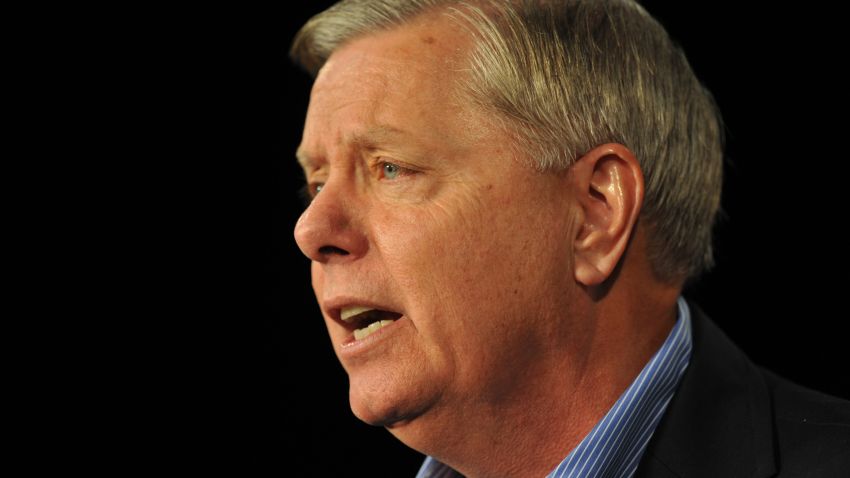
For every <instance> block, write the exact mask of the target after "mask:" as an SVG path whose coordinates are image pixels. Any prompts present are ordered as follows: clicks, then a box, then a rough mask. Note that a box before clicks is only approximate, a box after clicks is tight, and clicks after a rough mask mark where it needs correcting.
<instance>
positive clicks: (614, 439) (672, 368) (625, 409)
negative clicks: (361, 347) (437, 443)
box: [416, 296, 691, 478]
mask: <svg viewBox="0 0 850 478" xmlns="http://www.w3.org/2000/svg"><path fill="white" fill-rule="evenodd" d="M677 304H678V307H679V314H678V317H677V319H676V324H675V325H674V326H673V330H671V331H670V334H669V335H668V336H667V339H666V340H665V341H664V344H662V345H661V348H660V349H658V351H657V352H656V353H655V355H653V356H652V358H651V359H650V360H649V362H647V364H646V365H645V366H644V368H643V370H641V372H640V374H638V376H637V378H635V380H634V381H633V382H632V384H631V385H629V387H628V388H627V389H626V391H625V392H623V394H622V395H621V396H620V398H619V399H617V402H616V403H615V404H614V406H612V407H611V409H610V410H609V411H608V413H607V414H606V415H605V416H604V417H602V420H600V421H599V422H598V423H597V424H596V426H595V427H593V429H592V430H591V431H590V433H588V434H587V436H586V437H584V439H583V440H582V441H581V442H580V443H579V444H578V446H576V447H575V448H574V449H573V451H571V452H570V453H569V455H567V456H566V458H564V460H563V461H561V463H560V464H559V465H558V466H557V467H555V469H554V470H552V471H551V472H550V473H549V474H548V475H547V478H590V477H605V478H627V477H631V476H632V475H633V474H634V473H635V470H636V469H637V466H638V463H639V462H640V459H641V456H643V452H644V451H645V450H646V445H647V444H648V443H649V439H650V438H652V434H653V432H654V431H655V428H656V427H657V426H658V422H659V421H660V420H661V416H662V415H664V410H665V409H666V408H667V404H668V403H670V399H672V398H673V393H674V392H675V391H676V387H677V386H678V384H679V381H680V380H681V378H682V375H683V374H684V373H685V369H686V368H687V367H688V361H689V360H690V358H691V315H690V310H689V309H688V304H687V302H685V299H684V298H683V297H682V296H679V298H678V300H677ZM459 476H462V475H461V474H460V473H458V472H456V471H455V470H453V469H452V468H450V467H448V466H447V465H445V464H443V463H441V462H439V461H437V460H435V459H434V458H432V457H430V456H429V457H427V458H426V459H425V462H424V463H423V464H422V467H421V468H420V469H419V473H417V475H416V478H452V477H459Z"/></svg>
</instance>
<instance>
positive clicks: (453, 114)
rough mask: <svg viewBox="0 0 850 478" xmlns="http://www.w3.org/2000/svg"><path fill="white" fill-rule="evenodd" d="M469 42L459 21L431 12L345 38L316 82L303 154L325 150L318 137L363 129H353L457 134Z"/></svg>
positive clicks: (340, 138) (465, 109) (339, 137)
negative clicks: (459, 88)
mask: <svg viewBox="0 0 850 478" xmlns="http://www.w3.org/2000/svg"><path fill="white" fill-rule="evenodd" d="M469 43H470V39H469V38H468V36H467V34H466V33H464V32H463V30H462V29H461V28H460V27H459V24H458V23H457V22H455V21H454V20H452V19H451V18H449V17H447V16H446V15H445V14H439V13H435V14H429V15H427V16H424V17H421V18H419V19H417V20H415V21H414V22H412V23H409V24H405V25H403V26H400V27H396V28H393V29H391V30H387V31H380V32H377V33H373V34H369V35H365V36H362V37H359V38H356V39H354V40H352V41H351V42H349V43H347V44H345V45H343V46H342V47H340V48H339V49H338V50H337V51H335V52H334V53H333V54H332V55H331V57H330V58H329V59H328V61H327V63H326V64H325V66H324V67H323V68H322V69H321V70H320V72H319V75H318V77H317V78H316V81H315V83H314V86H313V91H312V93H311V98H310V107H309V110H308V115H307V123H306V125H305V131H304V142H303V143H302V146H301V151H302V153H305V154H306V153H307V152H312V151H315V150H317V149H323V148H320V147H319V145H318V144H317V143H318V142H320V141H325V140H327V139H328V137H329V136H332V137H333V139H334V140H335V142H344V141H345V139H346V137H350V136H352V135H354V136H357V135H358V134H360V133H362V131H354V130H355V129H357V128H360V129H365V130H370V131H374V130H379V131H389V130H393V129H397V130H400V131H408V132H411V131H412V132H416V133H417V134H418V135H419V137H420V139H422V140H428V139H431V140H437V139H438V138H440V137H442V138H443V140H446V141H453V140H454V139H458V140H460V139H462V138H459V137H458V136H459V135H458V134H457V133H458V131H460V130H462V129H463V128H458V126H459V124H458V121H457V120H458V118H461V117H464V116H468V115H469V114H470V112H469V110H470V106H469V105H468V104H466V102H465V101H463V100H461V99H460V96H459V95H458V94H457V80H459V79H460V78H461V77H462V75H463V71H464V69H465V68H464V66H463V65H464V62H465V59H466V57H465V55H466V52H467V51H468V47H469ZM387 136H388V135H387ZM447 136H451V137H447ZM461 136H462V135H461ZM429 137H430V138H429Z"/></svg>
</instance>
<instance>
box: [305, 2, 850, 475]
mask: <svg viewBox="0 0 850 478" xmlns="http://www.w3.org/2000/svg"><path fill="white" fill-rule="evenodd" d="M292 54H293V57H294V58H295V59H296V61H298V62H299V63H300V64H301V65H303V66H304V67H305V68H306V69H307V70H308V71H309V72H311V73H312V74H313V75H315V76H316V79H315V84H314V87H313V92H312V95H311V100H310V107H309V110H308V113H307V119H306V122H305V127H304V136H303V141H302V143H301V146H300V147H299V149H298V153H297V155H298V160H299V162H300V163H301V165H302V166H303V168H304V172H305V175H306V178H307V183H308V184H307V186H308V191H309V194H310V196H311V198H312V200H311V203H310V205H309V206H308V208H307V209H306V211H305V212H304V214H303V215H302V217H301V219H300V220H299V221H298V224H297V225H296V229H295V237H296V240H297V242H298V245H299V247H300V248H301V250H302V251H303V252H304V254H305V255H307V256H308V257H309V258H310V259H311V260H312V280H313V288H314V290H315V293H316V297H317V299H318V301H319V304H320V307H321V310H322V313H323V315H324V318H325V321H326V323H327V326H328V330H329V333H330V337H331V341H332V343H333V346H334V350H335V352H336V354H337V356H338V357H339V359H340V362H341V363H342V365H343V367H344V368H345V370H346V372H347V373H348V375H349V380H350V396H349V398H350V403H351V408H352V411H353V412H354V414H355V415H356V416H357V417H358V418H360V419H361V420H363V421H365V422H367V423H370V424H373V425H380V426H384V427H386V428H387V429H388V430H389V431H390V432H391V433H392V434H393V435H394V436H396V437H397V438H398V439H400V440H401V441H402V442H404V443H405V444H406V445H408V446H410V447H412V448H414V449H416V450H419V451H421V452H423V453H425V454H427V455H428V456H429V457H428V459H427V460H426V462H425V463H424V464H423V466H422V469H421V471H420V476H423V477H425V476H435V477H436V476H441V477H442V476H453V475H454V474H462V475H463V476H469V477H506V476H523V477H524V476H532V477H533V476H547V475H548V476H558V477H560V476H632V475H636V476H798V475H801V474H803V473H804V472H805V473H810V475H808V476H842V475H841V473H843V472H846V470H848V469H850V453H848V450H850V431H849V430H850V406H848V404H847V403H846V402H844V401H840V400H838V399H833V398H831V397H826V396H823V395H820V394H817V393H814V392H810V391H807V390H804V389H801V388H799V387H796V386H794V385H792V384H790V383H789V382H786V381H784V380H782V379H780V378H777V377H776V376H774V375H772V374H770V373H768V372H765V371H762V370H761V369H758V368H757V367H755V366H754V365H752V364H751V363H750V362H749V361H748V360H747V359H746V357H745V356H744V355H743V354H742V353H741V352H740V351H739V350H737V349H736V348H735V347H734V346H733V345H732V344H731V343H730V342H729V341H728V339H726V338H725V337H724V336H723V335H722V333H720V331H719V330H718V329H717V328H716V327H715V326H714V325H713V323H712V322H711V320H710V319H709V318H708V317H706V316H705V314H704V313H703V312H702V311H701V309H700V308H699V307H698V306H697V305H696V304H693V303H692V302H689V301H687V300H685V299H684V298H683V297H682V296H681V291H682V288H683V286H684V284H685V283H686V282H687V281H692V280H695V279H696V278H698V277H699V276H700V274H702V273H703V272H704V271H706V270H707V269H709V268H710V267H711V265H712V263H713V259H712V247H711V231H712V225H713V223H714V219H715V217H716V214H717V210H718V208H719V203H720V190H721V177H722V145H721V143H722V141H721V128H720V122H719V118H718V115H717V114H716V111H715V107H714V104H713V102H712V100H711V97H710V95H709V94H708V93H707V92H706V91H705V90H704V89H703V88H702V87H701V85H700V84H699V82H698V81H697V80H696V78H695V77H694V75H693V73H692V71H691V70H690V67H689V66H688V63H687V61H686V60H685V57H684V55H683V54H682V53H681V52H680V51H679V50H678V49H676V48H675V47H674V46H673V45H672V43H671V42H670V40H669V38H668V36H667V34H666V33H665V32H664V30H663V28H662V27H661V26H660V25H659V24H658V23H657V22H655V21H654V20H653V19H652V18H651V17H649V15H647V14H646V13H645V12H644V11H643V9H642V8H641V7H639V6H638V5H636V4H635V3H633V2H630V1H616V0H612V1H602V0H586V1H569V2H568V1H564V2H545V1H525V2H521V1H484V0H482V1H473V2H465V3H464V2H454V1H439V0H413V1H391V0H384V1H366V0H360V1H344V2H340V3H339V4H337V5H336V6H335V7H333V8H331V9H330V10H328V11H326V12H325V13H323V14H321V15H319V16H317V17H315V18H314V19H312V20H311V21H310V22H308V24H307V25H305V26H304V28H303V29H302V30H301V32H300V33H299V35H298V37H297V38H296V39H295V42H294V45H293V48H292Z"/></svg>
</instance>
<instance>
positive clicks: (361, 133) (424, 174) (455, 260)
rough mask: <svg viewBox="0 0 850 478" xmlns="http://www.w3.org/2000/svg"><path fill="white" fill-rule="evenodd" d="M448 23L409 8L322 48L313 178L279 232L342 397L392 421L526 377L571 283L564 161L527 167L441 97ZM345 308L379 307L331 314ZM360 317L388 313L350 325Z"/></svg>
mask: <svg viewBox="0 0 850 478" xmlns="http://www.w3.org/2000/svg"><path fill="white" fill-rule="evenodd" d="M457 31H458V28H457V27H455V26H453V25H452V24H451V23H450V22H448V21H446V20H434V21H419V22H417V23H416V24H414V25H410V26H405V27H404V28H401V29H396V30H393V31H390V32H381V33H377V34H373V35H369V36H366V37H362V38H360V39H357V40H355V41H353V42H351V43H349V44H347V45H345V46H344V47H342V48H341V49H339V50H338V51H336V52H335V53H334V54H333V55H332V56H331V58H330V60H329V61H328V62H327V64H326V65H325V67H324V68H323V69H322V71H321V72H320V74H319V76H318V78H317V79H316V82H315V85H314V87H313V92H312V95H311V100H310V107H309V110H308V113H307V120H306V124H305V129H304V137H303V142H302V144H301V148H300V151H299V156H300V158H301V160H302V163H303V164H304V165H305V172H306V174H307V180H308V182H309V183H310V184H311V185H312V187H313V188H314V189H316V187H317V186H321V192H319V193H318V194H316V197H315V199H314V200H313V202H312V203H311V205H310V206H309V207H308V208H307V210H306V211H305V212H304V214H303V215H302V217H301V218H300V220H299V221H298V224H297V226H296V228H295V237H296V240H297V242H298V244H299V246H300V248H301V249H302V251H303V252H304V253H305V254H306V255H307V256H308V257H310V259H312V277H313V288H314V290H315V293H316V298H317V299H318V301H319V304H320V306H321V310H322V313H323V315H324V319H325V322H326V323H327V327H328V331H329V334H330V338H331V341H332V342H333V347H334V351H335V352H336V354H337V356H338V357H339V360H340V362H341V363H342V365H343V367H344V368H345V370H346V372H347V373H348V376H349V379H350V401H351V406H352V410H353V411H354V413H355V414H356V415H357V416H358V417H359V418H361V419H362V420H364V421H366V422H369V423H373V424H382V425H387V426H390V427H391V428H393V429H398V428H403V427H404V426H409V425H410V424H411V423H416V422H417V421H423V420H425V419H427V418H428V417H431V418H434V419H436V418H438V417H447V419H448V417H452V416H453V414H454V415H455V416H454V417H453V418H452V419H454V418H456V414H457V413H460V412H459V411H460V410H465V409H471V407H472V406H474V405H476V404H482V403H486V404H489V405H492V406H498V403H499V401H500V400H507V399H509V397H510V396H511V391H512V390H515V389H516V388H517V387H522V386H523V384H528V383H529V382H530V381H532V380H535V378H534V377H535V371H536V370H538V368H539V367H543V366H544V365H545V363H544V362H545V359H546V354H545V351H546V350H547V346H548V345H550V344H551V343H552V341H553V340H554V337H555V336H561V337H562V336H563V333H562V331H563V329H564V328H565V327H568V326H569V324H568V323H569V320H568V318H569V317H570V308H569V307H570V303H571V301H570V295H571V293H572V291H573V290H574V289H575V281H574V280H573V279H572V275H571V270H572V269H571V267H572V265H571V262H572V259H571V253H572V249H571V247H572V244H571V241H570V234H571V231H572V227H571V222H572V220H573V215H572V213H571V211H572V209H571V208H572V207H573V206H572V203H571V199H570V193H569V191H568V188H566V187H564V184H566V183H565V182H564V179H563V175H557V174H541V173H537V172H535V171H534V170H533V168H531V167H530V166H529V165H528V161H527V158H517V157H516V156H515V155H516V148H513V147H512V143H511V141H510V140H509V138H507V137H506V136H505V135H504V134H503V133H500V131H499V130H498V129H497V128H496V127H493V126H492V124H493V123H491V122H490V121H488V120H489V117H488V115H487V114H485V113H482V112H481V111H479V110H477V109H476V108H474V107H472V106H471V105H470V104H468V103H466V102H465V101H463V100H457V99H455V95H453V91H454V88H455V86H454V85H455V83H454V82H455V80H456V79H457V78H458V75H460V74H462V73H461V71H462V69H463V68H464V63H463V58H462V57H461V56H460V54H461V53H462V51H463V50H464V49H465V48H467V46H468V43H467V39H466V38H465V37H464V36H462V35H461V34H460V33H457ZM358 307H367V308H373V309H378V310H380V311H382V312H380V313H372V314H365V316H364V317H362V318H355V320H354V322H353V323H348V322H345V321H343V320H342V319H341V315H343V314H346V315H347V314H348V313H353V312H357V311H358V309H356V308H358ZM565 317H566V318H567V319H565ZM376 320H394V322H391V323H388V322H384V324H385V326H384V327H382V328H377V326H373V328H377V330H374V331H373V332H372V333H371V335H368V336H366V337H365V338H362V339H360V340H357V339H356V338H355V337H354V329H357V328H364V327H366V326H367V325H368V324H369V323H370V322H374V321H376ZM379 325H380V324H379ZM360 335H361V333H360V332H358V336H360Z"/></svg>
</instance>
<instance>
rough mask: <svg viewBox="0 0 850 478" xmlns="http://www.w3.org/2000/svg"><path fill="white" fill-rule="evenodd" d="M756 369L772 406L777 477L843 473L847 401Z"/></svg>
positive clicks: (848, 452)
mask: <svg viewBox="0 0 850 478" xmlns="http://www.w3.org/2000/svg"><path fill="white" fill-rule="evenodd" d="M760 371H761V373H762V375H763V376H764V381H765V384H766V385H767V388H768V391H769V395H770V398H771V402H772V406H773V407H772V408H773V420H774V427H775V428H774V437H775V442H776V446H777V448H778V452H779V453H778V461H779V463H777V464H778V465H779V466H778V469H779V470H780V474H779V476H813V477H818V476H823V477H832V476H847V475H846V473H848V470H850V401H847V400H843V399H840V398H837V397H833V396H830V395H826V394H824V393H821V392H817V391H815V390H811V389H808V388H805V387H802V386H800V385H798V384H796V383H793V382H791V381H790V380H787V379H785V378H782V377H780V376H778V375H776V374H775V373H773V372H770V371H769V370H765V369H762V368H760Z"/></svg>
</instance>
